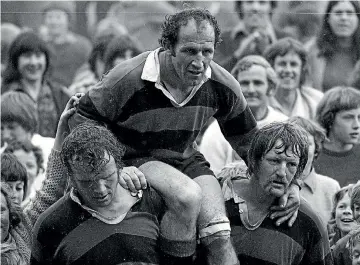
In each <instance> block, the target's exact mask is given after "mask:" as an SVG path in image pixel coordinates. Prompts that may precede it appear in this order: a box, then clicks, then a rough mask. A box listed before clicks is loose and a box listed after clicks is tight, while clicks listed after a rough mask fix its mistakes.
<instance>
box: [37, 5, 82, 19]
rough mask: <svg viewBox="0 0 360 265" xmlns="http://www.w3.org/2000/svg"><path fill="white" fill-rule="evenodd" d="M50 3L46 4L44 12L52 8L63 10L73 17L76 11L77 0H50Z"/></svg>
mask: <svg viewBox="0 0 360 265" xmlns="http://www.w3.org/2000/svg"><path fill="white" fill-rule="evenodd" d="M48 2H49V3H48V4H47V5H45V6H44V8H43V10H42V13H43V14H44V13H46V12H48V11H50V10H62V11H64V12H65V13H67V14H68V16H69V18H71V16H72V14H73V13H75V11H76V6H75V2H73V1H48Z"/></svg>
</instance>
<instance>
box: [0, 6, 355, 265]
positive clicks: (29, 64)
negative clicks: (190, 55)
mask: <svg viewBox="0 0 360 265" xmlns="http://www.w3.org/2000/svg"><path fill="white" fill-rule="evenodd" d="M191 6H198V7H202V8H206V9H208V10H209V11H210V12H211V13H212V14H213V15H214V16H215V17H216V18H217V20H218V22H219V25H220V28H221V31H222V35H221V38H222V43H221V44H220V45H219V46H218V47H217V49H216V51H215V56H214V61H215V62H217V63H218V64H220V65H221V66H222V67H224V68H225V69H226V70H228V71H229V72H231V74H232V75H233V76H234V77H235V78H236V79H237V80H238V81H239V83H240V85H241V87H242V89H243V93H244V96H245V98H246V99H247V101H248V104H249V106H250V108H251V110H252V112H253V114H254V116H255V118H256V119H257V121H258V123H259V126H262V125H263V124H264V125H265V124H267V123H270V122H272V121H284V120H288V119H289V118H290V120H291V119H293V122H297V123H299V124H300V125H302V126H303V127H304V128H305V129H306V130H307V131H308V132H309V135H310V136H309V137H310V138H311V139H312V143H313V147H314V148H313V150H312V156H311V159H310V162H308V168H307V170H305V171H304V172H305V173H304V174H303V177H302V178H303V187H302V189H301V193H302V195H303V196H304V197H305V198H306V199H307V200H309V201H310V202H311V204H312V205H314V208H315V210H316V211H317V212H318V214H319V215H320V216H321V217H322V219H323V221H324V223H328V224H329V235H331V240H332V241H331V242H332V245H333V246H335V245H336V242H337V241H338V240H339V239H340V238H341V237H344V236H345V235H347V234H348V233H349V232H350V231H351V230H352V229H354V227H356V225H357V221H360V220H359V215H360V214H359V213H358V217H357V218H358V220H357V221H356V218H354V216H353V211H354V204H351V196H352V191H353V185H354V184H355V183H356V182H357V181H358V180H359V179H360V146H359V142H360V140H359V139H360V1H357V0H355V1H298V0H294V1H266V0H264V1H1V94H2V95H1V148H2V152H3V151H4V152H6V153H12V154H13V155H15V156H16V157H17V159H18V160H19V161H20V162H21V163H22V164H23V165H24V166H25V168H26V170H27V174H28V177H27V178H26V179H16V178H15V177H13V179H9V182H11V183H12V185H13V186H12V187H13V190H14V192H15V193H17V194H18V193H19V191H21V192H20V195H19V196H18V202H19V203H22V204H26V201H28V200H29V198H32V197H33V196H34V194H35V190H37V189H39V187H40V185H41V183H42V181H43V179H44V171H45V170H46V168H47V159H48V156H49V154H50V152H51V148H52V146H53V139H54V137H55V134H56V128H57V124H58V121H59V118H60V115H61V113H62V111H63V109H64V107H65V105H66V103H67V102H68V100H69V98H70V96H71V95H74V94H75V93H77V92H87V91H88V90H89V89H90V88H91V86H92V85H94V84H95V83H96V82H97V81H98V80H99V79H100V78H101V77H102V75H104V74H105V73H106V72H108V71H110V70H111V69H112V68H113V67H114V66H115V65H117V64H119V63H120V62H122V61H124V60H128V59H130V58H132V57H134V56H136V55H138V54H140V53H142V52H143V51H147V50H153V49H155V48H157V47H159V43H158V38H159V37H160V33H161V25H162V23H163V21H164V17H165V16H166V15H167V14H173V13H175V12H176V11H177V10H180V9H183V8H185V7H191ZM249 58H250V59H249ZM294 119H295V121H294ZM197 144H198V145H199V148H200V151H201V152H202V153H203V154H204V156H205V157H206V159H207V160H208V161H209V162H210V164H211V168H212V170H213V171H214V172H215V173H216V174H219V173H220V172H221V170H222V169H223V168H224V167H225V166H226V165H227V164H229V163H234V162H236V161H238V160H239V159H240V158H239V157H238V156H237V154H236V153H235V152H234V151H233V150H232V148H231V147H230V145H229V144H228V143H227V142H226V140H225V138H224V137H223V136H222V134H221V131H220V128H219V126H218V125H217V124H216V121H214V122H213V123H211V124H209V125H208V126H207V127H206V128H204V129H203V132H202V133H201V134H200V136H199V138H198V143H197ZM315 171H316V172H315ZM2 178H3V174H2ZM357 186H358V187H357V189H356V190H357V192H358V193H359V185H357ZM354 196H355V195H354ZM354 196H353V197H354ZM356 196H358V197H356ZM356 196H355V197H356V199H357V200H358V203H360V201H359V196H360V195H359V194H357V195H356ZM355 197H354V198H355ZM351 206H353V208H351ZM357 207H358V208H360V204H359V205H357ZM358 211H360V210H359V209H358ZM340 254H341V255H340ZM340 254H339V256H338V264H351V263H349V262H351V261H350V257H349V256H346V255H344V254H343V253H340ZM341 262H343V263H341Z"/></svg>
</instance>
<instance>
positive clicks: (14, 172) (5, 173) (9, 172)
mask: <svg viewBox="0 0 360 265" xmlns="http://www.w3.org/2000/svg"><path fill="white" fill-rule="evenodd" d="M1 181H5V182H8V181H22V182H24V198H23V199H25V196H26V194H27V189H28V186H27V185H28V175H27V171H26V168H25V167H24V166H23V165H22V164H21V163H20V161H19V160H18V159H17V158H16V156H15V155H13V154H9V153H3V154H1Z"/></svg>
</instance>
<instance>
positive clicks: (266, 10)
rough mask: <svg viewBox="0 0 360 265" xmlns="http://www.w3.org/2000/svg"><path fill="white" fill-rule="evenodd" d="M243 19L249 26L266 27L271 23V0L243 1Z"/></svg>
mask: <svg viewBox="0 0 360 265" xmlns="http://www.w3.org/2000/svg"><path fill="white" fill-rule="evenodd" d="M241 4H242V12H243V20H244V23H245V25H246V26H247V27H249V28H252V29H254V28H259V27H264V26H266V25H267V24H268V23H270V13H271V3H270V1H269V0H262V1H261V0H260V1H242V3H241Z"/></svg>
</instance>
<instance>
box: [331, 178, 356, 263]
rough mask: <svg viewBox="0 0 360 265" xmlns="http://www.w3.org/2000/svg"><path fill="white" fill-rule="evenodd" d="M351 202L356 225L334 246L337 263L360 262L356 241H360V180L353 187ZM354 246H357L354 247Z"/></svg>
mask: <svg viewBox="0 0 360 265" xmlns="http://www.w3.org/2000/svg"><path fill="white" fill-rule="evenodd" d="M350 204H351V210H352V214H353V217H354V220H355V226H354V227H353V228H352V229H351V231H350V232H349V233H348V234H347V235H346V236H344V237H343V238H341V239H340V240H339V241H338V242H337V243H336V245H335V246H334V247H333V256H334V262H335V265H351V264H360V259H359V255H360V252H359V251H360V248H359V246H357V247H356V241H359V237H358V236H357V235H359V232H360V181H358V182H357V183H356V184H355V185H354V186H353V187H352V192H351V202H350ZM354 246H355V248H353V247H354ZM356 249H357V251H356ZM354 262H355V263H354Z"/></svg>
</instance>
